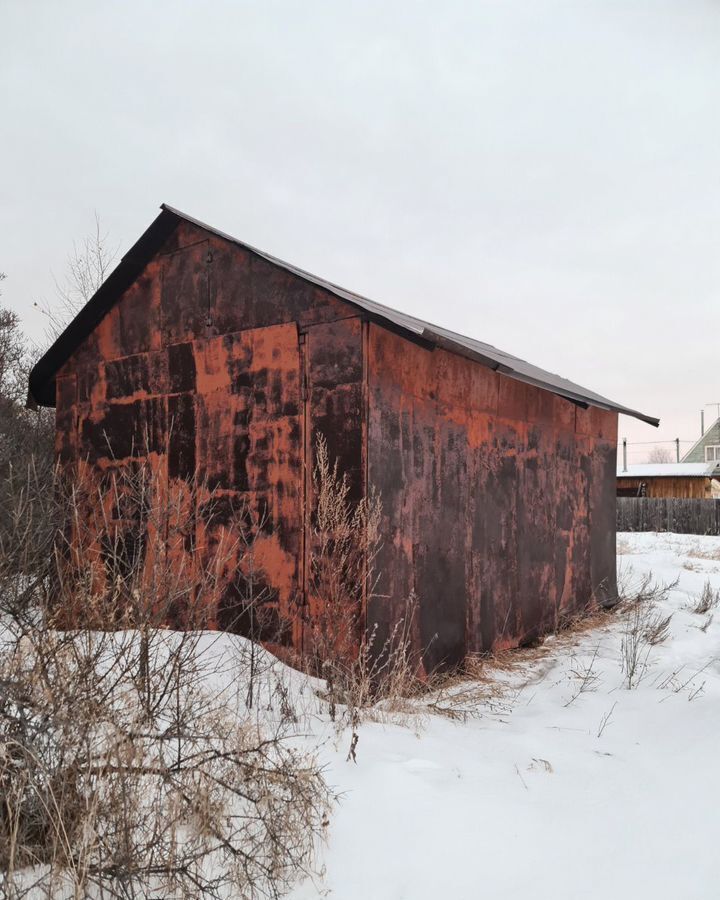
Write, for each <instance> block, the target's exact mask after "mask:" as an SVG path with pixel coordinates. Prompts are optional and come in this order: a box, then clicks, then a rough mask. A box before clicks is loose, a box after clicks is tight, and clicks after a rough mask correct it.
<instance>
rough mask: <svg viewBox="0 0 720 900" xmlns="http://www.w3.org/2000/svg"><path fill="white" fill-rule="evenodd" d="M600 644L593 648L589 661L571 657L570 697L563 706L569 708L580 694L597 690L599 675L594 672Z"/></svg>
mask: <svg viewBox="0 0 720 900" xmlns="http://www.w3.org/2000/svg"><path fill="white" fill-rule="evenodd" d="M599 652H600V644H598V645H597V646H596V647H595V650H594V651H593V654H592V656H591V657H590V659H589V660H587V661H585V660H583V659H578V658H577V657H576V656H573V657H572V659H571V662H570V677H571V679H572V680H573V681H574V689H573V692H572V696H571V697H570V699H569V700H568V701H567V703H566V704H565V706H570V705H571V704H572V703H574V702H575V700H577V698H578V697H579V696H580V695H581V694H585V693H588V692H592V691H594V690H595V689H596V688H597V685H598V682H599V680H600V675H599V674H598V672H597V671H596V670H595V663H596V662H597V658H598V653H599Z"/></svg>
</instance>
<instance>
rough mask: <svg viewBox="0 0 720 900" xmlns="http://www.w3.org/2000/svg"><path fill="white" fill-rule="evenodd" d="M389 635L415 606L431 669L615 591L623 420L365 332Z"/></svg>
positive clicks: (384, 621)
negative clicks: (405, 605) (411, 598)
mask: <svg viewBox="0 0 720 900" xmlns="http://www.w3.org/2000/svg"><path fill="white" fill-rule="evenodd" d="M368 369H369V393H370V413H369V416H370V419H369V473H370V474H369V480H370V484H371V485H374V486H375V487H376V488H377V489H378V490H379V491H380V492H381V494H382V497H383V510H384V522H383V530H384V534H385V544H384V548H383V550H382V553H381V558H380V572H381V576H382V580H381V584H380V587H379V593H380V594H381V595H382V596H380V597H378V598H377V599H375V600H374V601H373V603H372V605H371V610H370V613H369V619H370V623H371V624H373V623H378V625H379V627H380V630H381V634H386V633H387V630H388V628H390V627H391V626H392V623H393V622H394V621H397V618H398V616H399V615H400V614H401V605H402V601H403V598H405V597H407V596H408V595H409V594H410V593H411V592H413V593H415V594H416V595H417V597H418V601H419V626H420V627H419V635H418V639H417V640H418V647H417V649H418V650H421V651H423V653H424V662H425V667H426V668H427V669H428V670H431V669H433V668H435V667H436V666H438V665H444V666H452V665H456V664H458V663H459V662H461V661H462V659H463V657H464V656H465V654H466V653H468V652H480V651H484V650H493V649H499V648H503V647H509V646H515V645H517V644H519V643H522V642H525V641H529V640H532V639H534V638H535V637H537V636H539V635H540V634H541V633H543V632H544V631H547V630H549V629H550V628H551V627H553V626H554V624H555V623H556V620H557V618H558V617H559V616H561V615H563V614H567V613H570V612H571V611H579V610H581V609H582V608H583V607H584V606H585V605H587V604H589V603H591V602H594V598H595V592H596V591H597V590H598V589H600V588H601V587H602V588H603V589H604V590H606V591H607V592H608V593H612V591H613V589H614V587H615V573H614V565H615V549H614V497H613V494H614V471H615V469H614V467H615V445H616V418H617V417H616V415H615V414H614V413H612V412H606V411H602V410H596V409H595V410H583V409H581V408H579V407H577V406H575V405H573V404H571V403H569V402H568V401H566V400H564V399H562V398H560V397H557V396H553V395H551V394H548V393H547V392H543V391H540V389H538V388H536V387H534V386H532V385H528V384H523V383H520V382H517V381H514V380H511V379H509V378H507V377H505V376H503V375H501V374H499V373H494V372H492V371H490V370H488V369H487V368H482V367H480V366H477V365H474V364H473V363H472V362H470V361H467V360H464V359H462V358H459V357H457V356H455V355H450V354H448V353H446V352H445V351H442V350H440V351H438V350H435V351H432V352H429V351H427V350H424V349H422V348H419V347H416V346H413V345H411V344H408V343H407V342H404V341H402V340H401V339H400V338H398V337H397V336H396V335H393V334H391V333H390V332H388V331H387V330H385V329H381V328H378V327H376V326H374V325H371V326H370V341H369V362H368Z"/></svg>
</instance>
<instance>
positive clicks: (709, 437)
mask: <svg viewBox="0 0 720 900" xmlns="http://www.w3.org/2000/svg"><path fill="white" fill-rule="evenodd" d="M682 461H683V462H684V463H710V462H720V419H716V420H715V422H713V424H712V425H711V426H710V427H709V428H708V430H707V431H706V432H705V434H703V436H702V437H701V438H700V440H699V441H698V442H697V443H696V444H693V446H692V447H691V448H690V449H689V450H688V452H687V453H686V454H685V456H683V458H682Z"/></svg>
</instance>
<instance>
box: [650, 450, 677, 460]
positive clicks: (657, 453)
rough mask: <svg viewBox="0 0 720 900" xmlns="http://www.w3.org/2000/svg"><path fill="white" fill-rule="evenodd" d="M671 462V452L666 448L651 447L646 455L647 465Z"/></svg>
mask: <svg viewBox="0 0 720 900" xmlns="http://www.w3.org/2000/svg"><path fill="white" fill-rule="evenodd" d="M672 461H673V455H672V452H671V451H670V450H668V448H667V447H653V448H652V450H651V451H650V453H648V462H649V463H671V462H672Z"/></svg>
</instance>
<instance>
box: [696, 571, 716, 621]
mask: <svg viewBox="0 0 720 900" xmlns="http://www.w3.org/2000/svg"><path fill="white" fill-rule="evenodd" d="M718 603H720V590H717V591H714V590H713V587H712V584H711V583H710V579H708V580H707V581H706V582H705V584H704V585H703V589H702V592H701V593H700V595H699V596H698V597H696V598H695V599H694V601H693V602H692V603H691V604H690V611H691V612H694V613H697V615H699V616H706V615H707V614H708V613H710V612H711V611H712V610H713V609H715V608H716V607H717V605H718Z"/></svg>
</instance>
